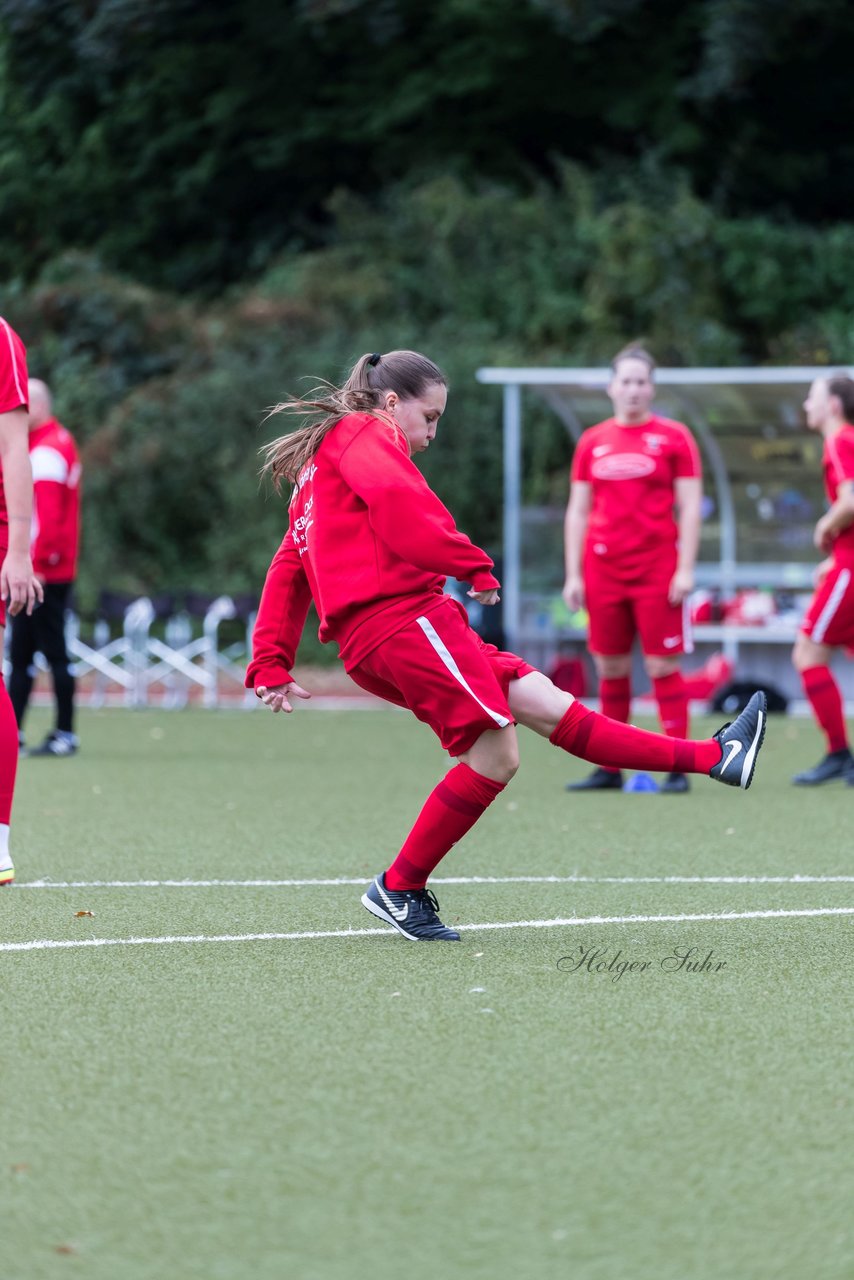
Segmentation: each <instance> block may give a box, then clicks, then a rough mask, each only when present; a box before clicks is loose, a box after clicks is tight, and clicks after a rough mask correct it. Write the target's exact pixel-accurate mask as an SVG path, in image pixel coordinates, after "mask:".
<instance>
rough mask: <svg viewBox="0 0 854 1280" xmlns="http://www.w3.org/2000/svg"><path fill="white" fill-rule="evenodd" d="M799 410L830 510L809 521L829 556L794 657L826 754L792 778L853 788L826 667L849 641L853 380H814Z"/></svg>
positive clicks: (853, 551)
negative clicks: (815, 450)
mask: <svg viewBox="0 0 854 1280" xmlns="http://www.w3.org/2000/svg"><path fill="white" fill-rule="evenodd" d="M804 411H805V413H806V417H807V426H808V427H809V429H810V430H811V431H818V432H820V433H821V435H822V436H823V437H824V452H823V456H822V466H823V469H824V487H825V490H826V492H827V500H828V502H829V503H830V509H829V510H828V511H826V512H825V514H824V515H823V516H822V517H821V519H820V520H819V521H818V523H817V524H816V526H815V533H814V535H813V541H814V542H815V545H816V547H817V548H818V550H819V551H823V552H824V553H825V554H826V556H827V559H826V560H823V561H822V562H821V564H820V565H819V566H818V568H817V570H816V575H815V577H816V589H815V592H814V594H813V598H812V600H811V601H810V605H809V608H808V609H807V612H806V616H805V617H804V620H803V622H802V623H801V629H800V633H799V635H798V638H797V640H796V641H795V647H794V649H793V651H792V662H793V663H794V665H795V667H796V669H797V670H798V671H799V672H800V676H801V680H802V682H803V686H804V692H805V693H806V695H807V698H808V699H809V702H810V706H811V707H812V710H813V714H814V715H815V718H816V720H817V721H818V723H819V726H820V727H821V730H822V732H823V733H824V735H825V738H826V739H827V754H826V755H825V757H824V759H823V760H820V761H819V763H818V764H817V765H815V766H814V767H813V768H812V769H806V770H805V771H804V772H803V773H798V774H795V776H794V778H793V779H792V781H793V782H794V783H796V784H797V785H798V786H801V787H815V786H820V785H821V783H823V782H832V781H833V780H834V779H836V778H846V779H847V781H848V783H849V785H851V786H854V757H852V755H851V747H850V744H849V741H848V732H847V729H846V727H845V710H844V707H843V704H842V695H841V694H840V691H839V686H838V684H837V683H836V681H835V680H834V678H833V675H832V674H831V671H830V667H829V665H828V664H829V662H830V659H831V655H832V653H833V650H834V649H835V648H837V647H838V646H840V645H844V646H845V647H846V648H849V649H850V648H851V647H852V646H854V426H852V425H851V424H852V421H854V381H852V380H851V378H849V377H846V376H845V375H844V374H830V375H829V376H828V377H826V378H817V379H816V380H815V382H814V383H813V384H812V386H811V387H810V392H809V395H808V396H807V398H806V400H805V401H804Z"/></svg>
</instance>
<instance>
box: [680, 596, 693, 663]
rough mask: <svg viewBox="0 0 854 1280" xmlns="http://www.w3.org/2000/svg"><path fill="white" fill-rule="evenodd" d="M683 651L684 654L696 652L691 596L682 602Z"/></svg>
mask: <svg viewBox="0 0 854 1280" xmlns="http://www.w3.org/2000/svg"><path fill="white" fill-rule="evenodd" d="M682 651H683V653H693V652H694V624H693V622H692V621H691V597H690V596H686V597H685V599H684V600H683V601H682Z"/></svg>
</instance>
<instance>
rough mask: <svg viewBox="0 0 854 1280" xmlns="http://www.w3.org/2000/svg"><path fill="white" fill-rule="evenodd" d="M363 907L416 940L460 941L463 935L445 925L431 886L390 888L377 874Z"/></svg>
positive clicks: (363, 895)
mask: <svg viewBox="0 0 854 1280" xmlns="http://www.w3.org/2000/svg"><path fill="white" fill-rule="evenodd" d="M362 906H363V907H367V909H368V910H369V911H370V912H371V913H372V915H375V916H376V917H377V919H379V920H384V921H385V922H386V924H390V925H391V926H392V927H393V928H394V929H397V931H398V933H402V934H403V936H404V938H411V939H412V941H413V942H437V941H438V942H459V940H460V935H459V934H458V933H457V932H456V931H455V930H454V929H448V928H446V927H445V925H443V924H442V921H441V920H440V919H439V917H438V916H437V914H436V912H437V911H438V909H439V904H438V902H437V901H436V897H435V894H433V893H431V892H430V890H429V889H400V890H397V889H387V888H386V887H385V877H384V876H375V877H374V879H373V880H372V881H371V883H370V884H369V885H368V887H367V889H366V890H365V892H364V893H363V894H362Z"/></svg>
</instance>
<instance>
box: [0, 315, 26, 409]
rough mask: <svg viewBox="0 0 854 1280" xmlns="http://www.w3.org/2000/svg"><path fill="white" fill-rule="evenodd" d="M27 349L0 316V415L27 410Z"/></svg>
mask: <svg viewBox="0 0 854 1280" xmlns="http://www.w3.org/2000/svg"><path fill="white" fill-rule="evenodd" d="M28 394H29V393H28V389H27V349H26V347H25V346H24V344H23V342H22V341H21V339H20V338H19V337H18V335H17V333H15V330H14V329H13V328H12V326H11V325H10V324H9V323H8V322H7V321H6V320H4V319H3V317H2V316H0V413H11V412H12V410H13V409H26V408H27V406H28Z"/></svg>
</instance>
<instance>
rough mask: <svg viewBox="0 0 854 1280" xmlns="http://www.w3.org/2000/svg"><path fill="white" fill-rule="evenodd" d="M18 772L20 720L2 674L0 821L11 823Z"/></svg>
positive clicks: (0, 704) (5, 823)
mask: <svg viewBox="0 0 854 1280" xmlns="http://www.w3.org/2000/svg"><path fill="white" fill-rule="evenodd" d="M17 772H18V722H17V720H16V719H15V712H14V711H13V710H12V702H11V700H10V698H9V695H8V693H7V692H6V685H5V683H4V681H3V677H2V675H0V822H2V823H3V824H4V825H5V826H8V825H9V818H10V817H11V815H12V794H13V792H14V790H15V774H16V773H17Z"/></svg>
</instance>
